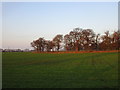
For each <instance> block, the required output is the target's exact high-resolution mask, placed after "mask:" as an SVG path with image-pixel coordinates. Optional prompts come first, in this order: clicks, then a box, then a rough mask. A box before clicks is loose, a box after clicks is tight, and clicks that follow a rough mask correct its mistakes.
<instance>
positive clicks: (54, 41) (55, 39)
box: [53, 34, 63, 51]
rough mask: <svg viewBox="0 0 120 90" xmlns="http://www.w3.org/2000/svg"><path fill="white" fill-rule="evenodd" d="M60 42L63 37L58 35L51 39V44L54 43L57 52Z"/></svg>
mask: <svg viewBox="0 0 120 90" xmlns="http://www.w3.org/2000/svg"><path fill="white" fill-rule="evenodd" d="M62 40H63V35H60V34H58V35H56V36H55V37H54V38H53V43H54V45H55V47H56V49H57V51H59V49H60V43H61V42H62Z"/></svg>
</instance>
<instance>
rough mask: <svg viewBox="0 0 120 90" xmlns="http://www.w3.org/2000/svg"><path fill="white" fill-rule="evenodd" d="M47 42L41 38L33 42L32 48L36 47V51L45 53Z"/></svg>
mask: <svg viewBox="0 0 120 90" xmlns="http://www.w3.org/2000/svg"><path fill="white" fill-rule="evenodd" d="M44 45H45V40H44V38H39V39H37V40H34V41H33V42H31V46H32V47H34V49H35V50H36V51H44Z"/></svg>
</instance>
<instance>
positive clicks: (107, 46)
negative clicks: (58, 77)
mask: <svg viewBox="0 0 120 90" xmlns="http://www.w3.org/2000/svg"><path fill="white" fill-rule="evenodd" d="M104 34H105V35H102V36H101V40H102V42H101V43H100V49H101V50H111V48H112V47H111V44H112V38H111V36H110V33H109V31H106V32H105V33H104Z"/></svg>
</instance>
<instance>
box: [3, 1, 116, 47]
mask: <svg viewBox="0 0 120 90" xmlns="http://www.w3.org/2000/svg"><path fill="white" fill-rule="evenodd" d="M2 24H3V25H2V26H3V32H2V35H3V46H2V47H3V48H21V49H25V48H31V46H30V42H32V41H33V40H36V39H38V38H39V37H44V38H45V39H47V40H51V39H52V38H53V37H54V36H55V35H57V34H63V35H65V34H67V33H69V32H70V31H71V30H72V29H73V28H76V27H80V28H83V29H86V28H89V29H93V30H94V31H95V32H96V33H101V34H103V33H104V31H106V30H109V31H114V30H117V28H118V3H117V2H36V3H34V2H9V3H8V2H4V3H2Z"/></svg>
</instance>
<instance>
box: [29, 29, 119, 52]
mask: <svg viewBox="0 0 120 90" xmlns="http://www.w3.org/2000/svg"><path fill="white" fill-rule="evenodd" d="M31 46H32V47H33V48H34V50H36V51H39V52H43V51H60V50H61V49H64V51H82V50H85V51H86V50H119V49H120V31H119V30H118V31H114V32H113V33H112V34H110V32H109V31H106V32H104V34H103V35H100V34H95V32H94V31H93V30H92V29H81V28H74V29H73V30H72V31H70V32H69V34H66V35H64V36H63V35H61V34H58V35H56V36H55V37H54V38H53V39H52V40H45V39H44V38H41V37H40V38H39V39H37V40H34V41H32V42H31Z"/></svg>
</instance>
